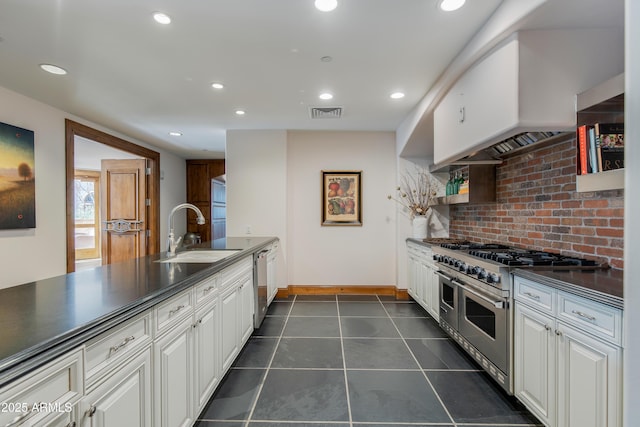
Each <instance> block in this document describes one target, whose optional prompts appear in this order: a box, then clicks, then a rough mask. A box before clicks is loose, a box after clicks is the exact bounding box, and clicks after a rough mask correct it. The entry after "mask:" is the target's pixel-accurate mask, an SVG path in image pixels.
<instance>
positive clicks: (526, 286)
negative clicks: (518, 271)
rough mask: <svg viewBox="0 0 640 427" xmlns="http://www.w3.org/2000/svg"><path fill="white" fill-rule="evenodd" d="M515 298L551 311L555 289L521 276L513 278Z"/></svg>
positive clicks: (552, 310)
mask: <svg viewBox="0 0 640 427" xmlns="http://www.w3.org/2000/svg"><path fill="white" fill-rule="evenodd" d="M514 292H515V297H514V298H515V299H516V300H518V301H522V302H524V303H526V304H529V305H532V306H534V307H536V308H538V309H539V310H542V311H546V312H549V313H553V312H554V309H555V304H554V296H555V294H556V292H557V291H556V290H554V289H552V288H549V287H547V286H544V285H540V284H538V283H535V282H531V281H529V280H527V279H523V278H521V277H516V278H515V290H514Z"/></svg>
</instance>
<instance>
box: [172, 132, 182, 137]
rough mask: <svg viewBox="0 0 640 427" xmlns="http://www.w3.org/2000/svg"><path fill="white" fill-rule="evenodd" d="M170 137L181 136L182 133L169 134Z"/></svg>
mask: <svg viewBox="0 0 640 427" xmlns="http://www.w3.org/2000/svg"><path fill="white" fill-rule="evenodd" d="M169 135H171V136H182V132H169Z"/></svg>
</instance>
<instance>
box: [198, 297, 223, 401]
mask: <svg viewBox="0 0 640 427" xmlns="http://www.w3.org/2000/svg"><path fill="white" fill-rule="evenodd" d="M218 308H219V305H218V299H217V298H216V299H215V300H213V301H212V302H210V303H208V304H207V305H206V306H205V307H204V308H203V309H201V310H199V311H198V312H197V313H196V321H195V328H194V351H193V357H194V373H195V375H194V376H193V377H194V388H195V403H196V407H195V410H196V412H195V413H200V411H201V410H202V408H203V407H204V405H205V404H206V403H207V402H208V400H209V398H210V397H211V395H212V394H213V391H214V390H215V388H216V387H217V385H218V383H219V382H220V370H221V366H220V365H221V364H220V356H221V354H220V313H219V309H218Z"/></svg>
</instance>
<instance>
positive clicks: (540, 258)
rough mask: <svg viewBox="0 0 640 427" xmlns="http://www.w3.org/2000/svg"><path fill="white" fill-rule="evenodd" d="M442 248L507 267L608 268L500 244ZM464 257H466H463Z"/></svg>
mask: <svg viewBox="0 0 640 427" xmlns="http://www.w3.org/2000/svg"><path fill="white" fill-rule="evenodd" d="M440 246H441V247H442V248H445V249H448V250H449V251H456V253H457V254H459V255H461V256H464V257H465V258H467V256H468V257H472V258H476V259H477V258H480V259H483V260H489V261H494V262H497V263H499V264H502V265H505V266H508V267H549V268H553V267H558V268H561V267H565V268H566V267H573V268H585V269H589V268H591V269H593V268H608V265H607V264H600V263H598V262H597V261H595V260H590V259H585V258H578V257H572V256H565V255H560V254H557V253H552V252H545V251H538V250H531V249H521V248H515V247H511V246H507V245H503V244H500V243H472V242H466V241H465V242H458V243H453V244H451V243H443V244H441V245H440ZM465 255H466V256H465Z"/></svg>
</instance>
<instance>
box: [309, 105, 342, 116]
mask: <svg viewBox="0 0 640 427" xmlns="http://www.w3.org/2000/svg"><path fill="white" fill-rule="evenodd" d="M309 115H310V116H311V118H312V119H339V118H340V117H342V107H310V108H309Z"/></svg>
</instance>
